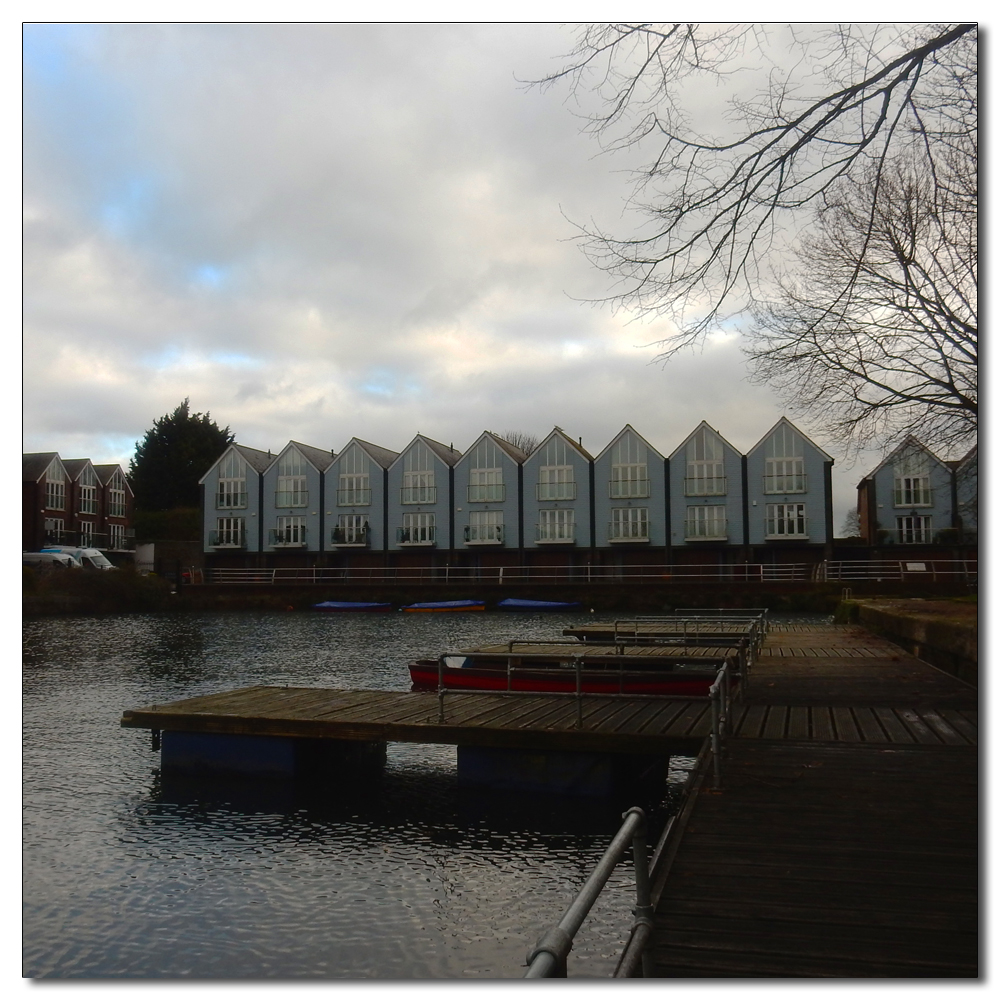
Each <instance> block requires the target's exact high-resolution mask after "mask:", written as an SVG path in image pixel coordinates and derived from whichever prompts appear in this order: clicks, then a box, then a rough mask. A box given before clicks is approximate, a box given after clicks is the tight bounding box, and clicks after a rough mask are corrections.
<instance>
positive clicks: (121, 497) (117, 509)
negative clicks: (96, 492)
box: [108, 469, 126, 527]
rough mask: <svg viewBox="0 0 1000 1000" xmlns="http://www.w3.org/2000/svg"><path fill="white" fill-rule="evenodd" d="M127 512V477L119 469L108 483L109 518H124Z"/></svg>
mask: <svg viewBox="0 0 1000 1000" xmlns="http://www.w3.org/2000/svg"><path fill="white" fill-rule="evenodd" d="M125 512H126V497H125V476H124V475H123V474H122V471H121V469H118V470H117V471H116V472H115V474H114V475H113V476H112V477H111V482H110V483H108V517H124V516H125ZM119 527H121V525H119Z"/></svg>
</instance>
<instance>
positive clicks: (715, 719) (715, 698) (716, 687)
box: [708, 677, 722, 788]
mask: <svg viewBox="0 0 1000 1000" xmlns="http://www.w3.org/2000/svg"><path fill="white" fill-rule="evenodd" d="M721 688H722V685H721V683H720V678H719V677H716V679H715V683H714V684H713V685H712V686H711V688H710V689H709V692H708V695H709V699H710V701H711V705H712V773H713V776H714V781H715V787H716V788H721V787H722V761H721V759H720V753H721V750H722V737H721V734H720V732H719V725H720V719H719V716H720V712H719V695H720V692H721Z"/></svg>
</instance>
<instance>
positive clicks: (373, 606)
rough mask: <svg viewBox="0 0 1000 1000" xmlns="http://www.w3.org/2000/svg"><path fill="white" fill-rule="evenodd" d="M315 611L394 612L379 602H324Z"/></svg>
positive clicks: (389, 606) (315, 605) (315, 607)
mask: <svg viewBox="0 0 1000 1000" xmlns="http://www.w3.org/2000/svg"><path fill="white" fill-rule="evenodd" d="M312 607H313V611H392V605H391V604H386V603H382V602H379V601H322V602H321V603H319V604H314V605H313V606H312Z"/></svg>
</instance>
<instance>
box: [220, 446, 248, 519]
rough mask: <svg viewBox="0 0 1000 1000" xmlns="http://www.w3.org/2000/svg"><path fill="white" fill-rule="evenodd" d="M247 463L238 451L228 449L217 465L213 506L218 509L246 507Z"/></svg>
mask: <svg viewBox="0 0 1000 1000" xmlns="http://www.w3.org/2000/svg"><path fill="white" fill-rule="evenodd" d="M246 505H247V463H246V459H244V458H243V456H242V455H241V454H240V453H239V452H238V451H230V452H229V454H228V455H226V457H225V458H224V459H223V460H222V464H221V465H220V466H219V486H218V491H217V492H216V494H215V506H216V508H217V509H219V510H226V509H232V508H240V507H246Z"/></svg>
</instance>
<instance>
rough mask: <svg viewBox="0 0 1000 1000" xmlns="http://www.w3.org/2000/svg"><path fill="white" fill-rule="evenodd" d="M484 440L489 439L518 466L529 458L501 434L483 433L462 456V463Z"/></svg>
mask: <svg viewBox="0 0 1000 1000" xmlns="http://www.w3.org/2000/svg"><path fill="white" fill-rule="evenodd" d="M483 438H489V439H490V440H491V441H492V442H493V443H494V444H495V445H496V446H497V447H498V448H499V449H500V450H501V451H502V452H504V453H505V454H506V455H507V457H508V458H510V459H512V460H513V461H514V462H516V463H517V464H518V465H520V464H521V463H522V462H524V460H525V459H526V458H527V457H528V456H527V455H526V454H525V453H524V452H523V451H522V450H521V449H520V448H518V447H517V445H514V444H511V443H510V442H509V441H505V440H504V439H503V438H502V437H500V435H499V434H494V433H493V431H483V433H482V434H480V435H479V437H477V438H476V440H475V441H473V442H472V444H470V445H469V447H468V448H466V449H465V452H464V453H463V454H462V461H464V460H465V459H466V458H467V457H468V456H469V455H471V454H472V453H473V452H474V451H475V450H476V448H478V447H479V442H480V441H482V440H483Z"/></svg>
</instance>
